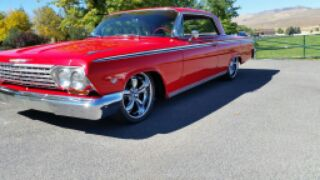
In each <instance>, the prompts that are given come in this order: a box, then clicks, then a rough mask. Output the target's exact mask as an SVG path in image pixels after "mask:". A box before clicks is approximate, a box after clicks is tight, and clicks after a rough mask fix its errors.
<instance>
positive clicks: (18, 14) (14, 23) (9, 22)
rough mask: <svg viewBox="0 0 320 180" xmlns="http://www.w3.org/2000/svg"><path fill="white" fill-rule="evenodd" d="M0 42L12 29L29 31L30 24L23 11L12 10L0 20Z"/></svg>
mask: <svg viewBox="0 0 320 180" xmlns="http://www.w3.org/2000/svg"><path fill="white" fill-rule="evenodd" d="M0 24H1V26H0V41H3V40H4V39H5V38H6V36H7V35H8V33H9V31H10V30H11V29H13V28H15V29H18V30H21V31H28V30H30V29H31V22H30V20H29V17H28V15H27V13H26V12H25V11H24V10H23V9H18V10H14V11H11V12H9V13H8V15H7V16H5V18H4V19H3V20H0Z"/></svg>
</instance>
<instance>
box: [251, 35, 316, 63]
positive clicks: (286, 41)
mask: <svg viewBox="0 0 320 180" xmlns="http://www.w3.org/2000/svg"><path fill="white" fill-rule="evenodd" d="M305 43H306V50H305V54H306V58H308V59H315V58H318V59H320V35H310V36H306V37H305ZM303 45H304V37H303V36H290V37H288V36H285V37H264V38H257V39H256V49H257V59H271V58H273V59H287V58H288V59H290V58H291V59H292V58H293V59H300V58H304V48H303Z"/></svg>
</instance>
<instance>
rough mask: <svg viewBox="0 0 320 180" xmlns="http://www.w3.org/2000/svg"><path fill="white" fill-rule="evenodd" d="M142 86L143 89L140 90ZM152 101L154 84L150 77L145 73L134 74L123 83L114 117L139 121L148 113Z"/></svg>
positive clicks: (123, 120) (127, 121) (122, 120)
mask: <svg viewBox="0 0 320 180" xmlns="http://www.w3.org/2000/svg"><path fill="white" fill-rule="evenodd" d="M136 81H137V82H136ZM144 86H145V91H142V89H143V87H144ZM154 101H155V84H154V81H153V79H152V77H151V76H150V75H148V74H146V73H139V74H136V75H134V76H132V77H131V78H130V79H129V80H128V82H127V83H126V85H125V89H124V95H123V100H122V102H121V103H120V109H119V112H118V114H117V115H116V119H117V120H120V121H121V122H126V123H139V122H141V121H143V120H145V119H146V118H147V117H148V116H149V115H150V113H151V111H152V108H153V106H154ZM132 103H133V105H132Z"/></svg>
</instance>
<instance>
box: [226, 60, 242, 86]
mask: <svg viewBox="0 0 320 180" xmlns="http://www.w3.org/2000/svg"><path fill="white" fill-rule="evenodd" d="M239 68H240V61H239V58H236V57H235V58H232V59H231V61H230V63H229V66H228V70H227V73H226V74H225V76H224V78H225V79H227V80H233V79H235V78H236V77H237V75H238V73H239Z"/></svg>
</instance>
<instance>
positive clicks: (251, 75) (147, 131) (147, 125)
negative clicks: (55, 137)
mask: <svg viewBox="0 0 320 180" xmlns="http://www.w3.org/2000/svg"><path fill="white" fill-rule="evenodd" d="M277 73H279V70H266V69H241V71H240V74H239V76H238V77H237V79H236V80H234V81H223V80H220V79H217V80H213V81H210V82H208V83H206V84H204V85H202V86H199V87H197V88H194V89H192V90H190V91H187V92H185V93H183V94H180V95H178V96H176V97H174V98H172V99H170V100H166V101H163V102H160V103H158V104H156V106H155V108H154V111H153V112H152V114H151V116H150V117H149V118H148V119H147V120H146V121H144V122H142V123H139V124H134V125H125V124H119V123H115V122H113V121H106V120H101V121H90V120H84V119H75V118H67V117H60V116H55V115H52V114H49V113H45V112H38V111H33V110H29V111H23V112H20V114H21V115H23V116H25V117H28V118H30V119H32V120H38V121H43V122H46V123H48V124H51V125H55V126H59V127H62V128H69V129H74V130H78V131H84V132H86V133H90V134H97V135H103V136H110V137H115V138H123V139H144V138H148V137H151V136H153V135H156V134H165V133H170V132H173V131H176V130H179V129H181V128H184V127H186V126H189V125H191V124H193V123H195V122H197V121H199V120H200V119H201V118H203V117H205V116H207V115H209V114H211V113H214V112H215V111H218V110H219V109H220V108H221V107H223V106H226V105H228V104H229V103H230V102H232V101H234V100H235V99H237V98H238V97H240V96H241V95H243V94H246V93H248V92H252V91H256V90H257V89H259V88H261V87H263V86H264V85H266V84H267V83H268V82H270V80H271V79H272V78H273V76H275V75H276V74H277Z"/></svg>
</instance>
